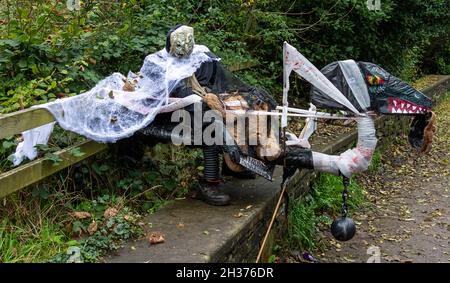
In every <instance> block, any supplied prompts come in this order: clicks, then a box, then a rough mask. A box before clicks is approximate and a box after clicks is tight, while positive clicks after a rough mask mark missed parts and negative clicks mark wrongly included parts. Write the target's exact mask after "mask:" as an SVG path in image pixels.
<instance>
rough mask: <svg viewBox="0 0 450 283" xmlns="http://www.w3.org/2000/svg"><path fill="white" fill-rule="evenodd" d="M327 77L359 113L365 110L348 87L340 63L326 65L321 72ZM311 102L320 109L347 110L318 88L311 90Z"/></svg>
mask: <svg viewBox="0 0 450 283" xmlns="http://www.w3.org/2000/svg"><path fill="white" fill-rule="evenodd" d="M320 71H321V72H322V73H323V74H324V75H325V77H326V78H327V79H328V80H329V81H330V82H331V83H333V85H334V86H336V88H337V89H338V90H340V91H341V92H342V94H343V95H344V96H345V97H346V98H347V99H348V100H349V101H350V102H351V103H352V105H353V106H355V108H356V109H357V110H358V111H362V110H363V109H362V108H361V107H360V106H359V103H358V101H357V100H356V98H355V96H354V95H353V92H352V91H351V89H350V87H349V86H348V83H347V80H346V79H345V77H344V74H343V72H342V69H341V67H340V66H339V63H338V62H333V63H331V64H328V65H326V66H325V67H323V68H322V69H321V70H320ZM311 102H312V103H313V104H314V105H315V106H317V107H319V108H327V109H335V110H345V111H346V110H347V108H346V107H345V106H343V105H342V104H340V103H338V102H336V101H334V100H332V99H331V98H330V97H329V96H328V95H326V94H325V93H323V92H322V91H321V90H319V89H318V88H316V87H313V88H312V89H311Z"/></svg>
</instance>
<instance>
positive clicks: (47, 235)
mask: <svg viewBox="0 0 450 283" xmlns="http://www.w3.org/2000/svg"><path fill="white" fill-rule="evenodd" d="M65 239H66V235H65V234H64V233H63V231H61V229H60V227H58V226H56V225H54V223H52V222H51V220H50V219H46V218H43V219H41V223H40V224H39V227H34V229H33V227H31V226H22V225H16V224H14V223H12V222H11V221H10V220H9V219H8V218H3V219H2V222H0V263H2V262H5V263H6V262H9V263H14V262H45V261H47V260H49V259H50V257H51V256H52V255H54V254H56V253H58V252H61V251H62V249H63V247H64V241H65Z"/></svg>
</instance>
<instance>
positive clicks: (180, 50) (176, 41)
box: [169, 26, 195, 58]
mask: <svg viewBox="0 0 450 283" xmlns="http://www.w3.org/2000/svg"><path fill="white" fill-rule="evenodd" d="M194 44H195V42H194V29H193V28H191V27H188V26H181V27H179V28H177V29H176V30H175V31H173V32H172V33H171V34H170V50H169V53H170V54H171V55H173V56H175V57H178V58H182V57H186V56H189V55H190V54H191V53H192V50H193V49H194Z"/></svg>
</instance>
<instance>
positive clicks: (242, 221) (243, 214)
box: [105, 76, 450, 262]
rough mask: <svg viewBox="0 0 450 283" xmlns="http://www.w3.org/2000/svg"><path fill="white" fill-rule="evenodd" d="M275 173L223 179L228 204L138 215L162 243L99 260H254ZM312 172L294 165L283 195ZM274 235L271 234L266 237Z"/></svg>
mask: <svg viewBox="0 0 450 283" xmlns="http://www.w3.org/2000/svg"><path fill="white" fill-rule="evenodd" d="M449 88H450V76H442V79H440V80H439V81H438V82H436V83H434V84H433V85H431V86H429V87H427V88H425V89H424V90H422V91H423V92H424V93H425V94H427V95H429V96H432V97H433V99H434V100H435V101H439V100H440V97H441V96H442V94H445V92H446V91H447V90H448V89H449ZM389 120H390V119H389V116H384V118H382V119H379V120H378V121H377V126H378V127H379V128H380V127H381V128H383V127H385V125H387V126H386V129H383V130H382V131H380V133H381V134H383V135H389V134H390V135H392V133H393V131H398V126H396V123H388V121H389ZM404 120H406V119H404ZM397 121H398V120H397ZM403 124H404V123H403ZM391 127H392V128H391ZM356 137H357V132H356V131H350V132H347V133H344V134H341V135H339V136H337V137H334V138H333V139H331V140H330V139H329V138H319V139H315V140H314V141H313V148H314V150H316V151H320V152H325V153H328V154H331V153H337V152H339V151H342V150H344V149H346V148H348V147H350V146H351V145H352V144H353V143H354V142H355V140H356ZM381 138H382V137H381ZM281 175H282V170H281V168H277V169H276V171H275V178H274V180H275V181H274V182H269V181H267V180H264V179H262V178H257V179H256V180H236V179H234V180H231V181H229V182H228V183H227V184H226V190H227V191H228V192H230V195H231V196H232V199H233V203H232V205H230V206H226V207H214V206H209V205H206V204H204V203H203V202H201V201H196V200H191V199H185V200H179V201H175V202H174V203H173V204H172V205H169V206H167V207H164V208H163V209H161V210H159V211H157V212H156V213H155V214H151V215H148V216H147V217H145V220H144V221H145V223H146V227H145V229H146V230H147V231H158V232H162V233H163V234H165V243H162V244H158V245H151V246H150V245H149V243H148V242H147V240H146V239H139V240H135V241H132V242H129V243H127V244H126V245H125V246H124V247H123V248H122V249H120V250H119V251H117V253H116V254H114V255H109V256H108V257H107V258H105V261H106V262H254V261H255V260H256V256H257V253H258V250H259V248H260V244H261V241H262V239H263V237H264V234H265V232H266V229H267V226H268V223H269V221H270V217H271V215H272V213H273V210H274V207H275V204H276V201H277V199H278V196H279V193H280V184H281ZM315 177H316V173H314V172H313V171H310V170H298V171H297V172H296V174H294V176H292V177H291V178H290V180H289V181H288V182H287V183H286V185H287V189H288V194H289V196H290V197H291V198H296V197H299V196H301V195H303V194H305V193H306V192H308V190H309V187H310V183H311V181H312V180H313V179H314V178H315ZM286 202H287V201H286V199H285V203H284V206H282V207H281V209H280V211H279V212H278V218H277V221H276V222H277V223H276V225H275V226H276V227H275V231H278V232H279V231H281V230H279V229H282V228H281V227H283V226H285V225H283V223H284V221H285V216H286V210H285V206H286V205H287V203H286ZM277 229H278V230H277ZM276 234H277V232H274V233H273V235H272V239H273V238H274V237H275V236H274V235H276ZM132 247H133V248H132ZM270 247H271V245H270V243H269V245H268V246H267V250H268V251H267V252H266V253H265V255H266V257H264V256H263V260H264V259H267V256H268V255H270Z"/></svg>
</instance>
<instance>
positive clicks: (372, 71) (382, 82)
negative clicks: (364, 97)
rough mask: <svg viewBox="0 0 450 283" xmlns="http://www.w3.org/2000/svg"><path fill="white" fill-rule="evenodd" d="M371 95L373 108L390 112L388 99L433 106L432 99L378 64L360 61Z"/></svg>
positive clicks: (386, 112) (385, 112) (359, 64)
mask: <svg viewBox="0 0 450 283" xmlns="http://www.w3.org/2000/svg"><path fill="white" fill-rule="evenodd" d="M358 66H359V68H360V70H361V72H362V73H363V76H364V79H365V82H366V85H367V89H368V91H369V95H370V98H371V99H370V102H371V109H372V110H375V111H377V112H379V113H383V114H389V113H390V111H389V108H388V99H389V98H390V97H393V98H399V99H403V100H405V101H409V102H411V103H414V104H417V105H420V106H422V107H428V108H431V107H432V101H431V99H430V98H429V97H428V96H426V95H424V94H423V93H422V92H420V91H418V90H416V89H415V88H413V87H412V86H410V85H409V84H407V83H406V82H404V81H402V80H400V79H399V78H397V77H395V76H393V75H391V74H390V73H388V72H387V71H385V70H384V69H383V68H381V67H380V66H378V65H375V64H373V63H369V62H358Z"/></svg>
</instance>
